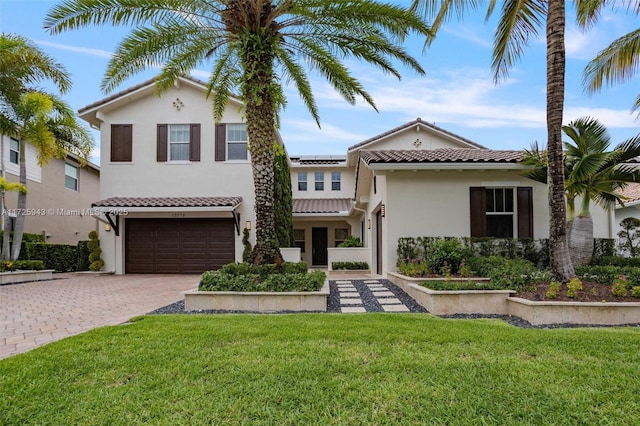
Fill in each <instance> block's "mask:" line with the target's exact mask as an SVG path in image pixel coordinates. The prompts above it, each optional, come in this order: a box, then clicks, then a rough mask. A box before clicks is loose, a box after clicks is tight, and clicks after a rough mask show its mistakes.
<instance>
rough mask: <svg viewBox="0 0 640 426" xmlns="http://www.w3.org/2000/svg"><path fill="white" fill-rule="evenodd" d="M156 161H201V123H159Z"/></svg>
mask: <svg viewBox="0 0 640 426" xmlns="http://www.w3.org/2000/svg"><path fill="white" fill-rule="evenodd" d="M157 127H158V129H157V132H158V136H157V141H156V143H157V145H156V161H159V162H160V161H161V162H166V161H200V124H198V123H194V124H158V126H157Z"/></svg>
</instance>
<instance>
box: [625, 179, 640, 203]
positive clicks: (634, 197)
mask: <svg viewBox="0 0 640 426" xmlns="http://www.w3.org/2000/svg"><path fill="white" fill-rule="evenodd" d="M620 194H622V195H623V196H625V197H627V198H628V200H626V201H625V204H626V203H633V202H634V201H638V200H640V183H630V184H628V185H627V186H626V187H625V188H624V189H623V190H621V191H620Z"/></svg>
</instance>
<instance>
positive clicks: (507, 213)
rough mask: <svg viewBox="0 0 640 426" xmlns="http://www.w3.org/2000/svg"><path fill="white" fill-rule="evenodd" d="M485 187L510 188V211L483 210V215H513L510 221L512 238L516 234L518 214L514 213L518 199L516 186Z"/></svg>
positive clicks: (493, 187)
mask: <svg viewBox="0 0 640 426" xmlns="http://www.w3.org/2000/svg"><path fill="white" fill-rule="evenodd" d="M487 189H510V190H511V198H512V211H510V212H488V211H487V212H485V216H507V215H510V216H512V217H513V220H512V221H511V222H512V223H513V230H512V235H513V236H514V237H513V238H515V236H516V235H517V234H518V215H517V214H516V211H517V209H518V200H517V199H516V198H517V188H514V187H511V186H487V187H485V190H487ZM494 200H495V199H494Z"/></svg>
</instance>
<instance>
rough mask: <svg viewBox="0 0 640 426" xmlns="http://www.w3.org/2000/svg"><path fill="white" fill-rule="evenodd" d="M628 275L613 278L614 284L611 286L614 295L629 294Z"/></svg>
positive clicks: (623, 295)
mask: <svg viewBox="0 0 640 426" xmlns="http://www.w3.org/2000/svg"><path fill="white" fill-rule="evenodd" d="M628 284H629V283H628V282H627V277H625V276H624V275H621V276H620V277H618V278H616V279H615V280H613V285H612V286H611V293H613V295H614V296H619V297H626V296H627V293H628V292H627V285H628Z"/></svg>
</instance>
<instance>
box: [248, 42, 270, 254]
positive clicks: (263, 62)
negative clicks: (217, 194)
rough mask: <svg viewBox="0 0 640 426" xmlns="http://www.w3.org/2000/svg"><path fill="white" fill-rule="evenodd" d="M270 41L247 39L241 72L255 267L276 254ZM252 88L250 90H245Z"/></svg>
mask: <svg viewBox="0 0 640 426" xmlns="http://www.w3.org/2000/svg"><path fill="white" fill-rule="evenodd" d="M271 42H272V39H271V38H270V37H266V40H265V37H260V36H257V35H255V34H251V35H248V36H247V45H246V49H245V51H244V57H243V58H242V59H243V62H244V64H243V65H244V66H243V70H244V78H245V80H244V81H245V82H246V83H245V86H244V89H245V91H247V90H251V92H250V93H244V94H243V95H244V98H245V108H246V116H247V119H246V121H247V136H248V138H249V146H250V152H251V166H252V169H253V184H254V186H255V197H256V198H255V212H256V245H255V247H254V248H253V253H252V260H253V263H254V264H264V263H273V262H274V260H275V257H276V253H277V244H276V233H275V218H274V210H273V179H274V169H273V161H274V154H275V151H274V147H273V144H274V142H275V140H276V127H275V126H276V125H275V123H276V121H275V111H276V108H277V107H276V105H275V99H274V93H273V85H272V82H273V79H274V72H273V49H272V46H271ZM248 88H251V89H248Z"/></svg>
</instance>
